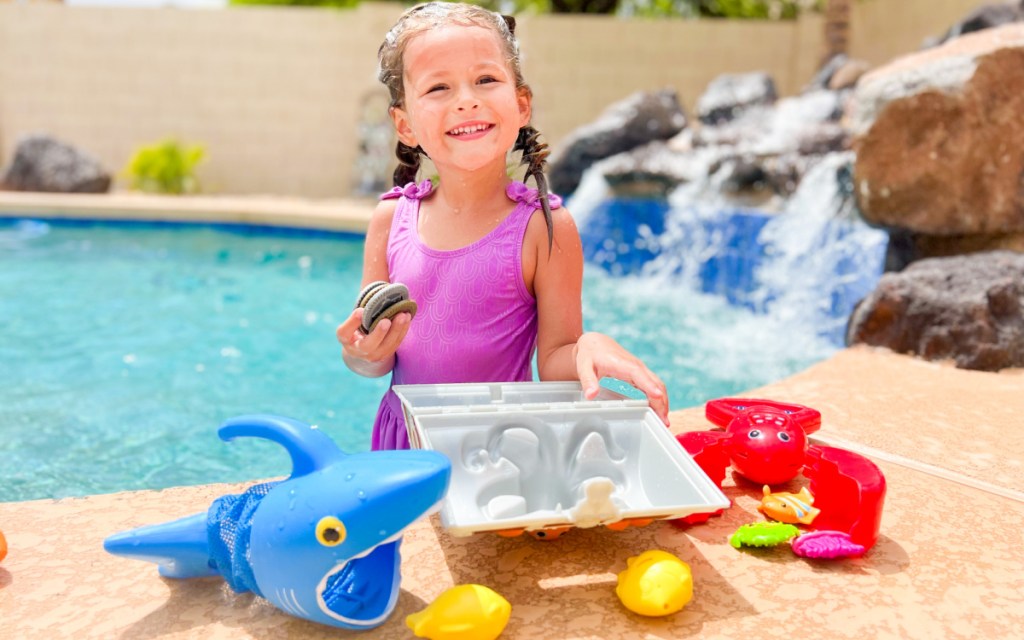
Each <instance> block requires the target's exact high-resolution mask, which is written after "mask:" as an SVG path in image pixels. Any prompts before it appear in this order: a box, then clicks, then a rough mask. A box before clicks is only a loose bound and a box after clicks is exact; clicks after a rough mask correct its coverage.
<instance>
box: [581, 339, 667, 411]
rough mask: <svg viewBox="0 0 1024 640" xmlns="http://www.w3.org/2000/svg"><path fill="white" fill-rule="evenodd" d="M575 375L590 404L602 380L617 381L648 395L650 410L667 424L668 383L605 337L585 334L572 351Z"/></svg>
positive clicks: (616, 343) (620, 346)
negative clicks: (610, 379) (615, 379)
mask: <svg viewBox="0 0 1024 640" xmlns="http://www.w3.org/2000/svg"><path fill="white" fill-rule="evenodd" d="M573 351H574V359H575V361H576V372H577V373H578V374H579V378H580V384H581V385H582V386H583V396H584V397H585V398H587V399H588V400H593V399H594V398H596V397H597V393H598V391H599V389H600V382H601V378H604V377H606V376H608V377H612V378H618V379H619V380H623V381H625V382H628V383H629V384H631V385H633V386H634V387H636V388H637V389H639V390H641V391H643V392H644V393H645V394H646V395H647V401H648V402H649V403H650V405H651V408H652V409H654V412H655V413H657V414H658V417H659V418H661V421H662V422H664V423H665V424H666V425H667V424H668V390H667V389H665V383H664V382H662V381H661V378H659V377H658V376H656V375H655V374H654V372H652V371H651V370H650V369H648V368H647V365H645V364H644V363H643V362H642V361H641V360H640V359H639V358H637V357H636V356H634V355H633V354H631V353H630V352H628V351H626V350H625V349H624V348H623V347H622V345H620V344H619V343H618V342H616V341H615V340H613V339H612V338H610V337H608V336H606V335H604V334H602V333H593V332H591V333H584V334H583V335H582V336H580V339H579V340H577V341H576V347H575V348H574V349H573Z"/></svg>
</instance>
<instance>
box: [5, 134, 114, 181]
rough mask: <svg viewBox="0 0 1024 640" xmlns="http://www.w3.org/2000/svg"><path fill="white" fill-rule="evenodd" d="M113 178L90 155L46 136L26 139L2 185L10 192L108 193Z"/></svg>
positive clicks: (22, 141)
mask: <svg viewBox="0 0 1024 640" xmlns="http://www.w3.org/2000/svg"><path fill="white" fill-rule="evenodd" d="M110 182H111V177H110V174H109V173H107V172H106V171H104V169H103V167H102V166H100V163H99V162H97V161H96V160H95V159H93V158H92V157H91V156H89V155H88V154H86V153H84V152H82V151H79V150H78V149H75V148H74V147H72V146H70V145H68V144H65V143H63V142H60V141H58V140H55V139H54V138H51V137H49V136H45V135H34V136H28V137H26V138H24V139H22V140H21V141H20V142H19V143H18V146H17V148H16V149H15V151H14V161H13V162H12V163H11V166H10V167H8V168H7V171H6V173H5V174H4V176H3V178H2V179H0V185H2V186H3V188H4V189H7V190H9V191H46V192H51V193H106V192H107V191H109V190H110Z"/></svg>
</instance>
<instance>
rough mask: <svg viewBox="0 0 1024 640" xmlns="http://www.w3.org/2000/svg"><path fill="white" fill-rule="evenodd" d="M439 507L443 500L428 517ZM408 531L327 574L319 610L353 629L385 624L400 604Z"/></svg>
mask: <svg viewBox="0 0 1024 640" xmlns="http://www.w3.org/2000/svg"><path fill="white" fill-rule="evenodd" d="M440 507H441V501H438V502H437V504H435V505H434V506H433V507H431V508H430V509H429V510H428V511H427V512H426V514H430V513H433V512H434V511H436V510H438V509H440ZM426 514H425V515H426ZM417 520H418V518H417ZM411 524H412V523H410V525H411ZM406 529H408V526H407V527H405V529H402V530H401V531H399V532H398V533H396V534H395V535H393V536H391V537H390V538H388V539H386V540H384V541H383V542H381V543H380V544H378V545H377V546H375V547H372V548H371V549H369V550H367V551H366V552H365V553H363V554H361V555H358V556H355V557H353V558H350V559H349V560H347V561H345V562H342V563H341V564H339V565H335V566H334V567H333V568H332V569H331V570H330V571H328V572H327V574H326V575H324V577H323V578H322V579H321V580H320V584H318V585H317V587H316V601H317V604H318V605H319V606H320V610H321V611H323V612H324V613H325V614H327V615H328V616H330V617H331V618H333V619H335V620H338V621H340V622H343V623H345V624H347V625H350V626H353V627H367V628H369V627H374V626H377V625H379V624H380V623H382V622H384V620H386V619H387V617H388V616H389V615H391V611H392V610H394V608H395V604H396V603H397V602H398V592H399V582H400V580H401V574H400V572H399V564H400V562H401V556H400V555H399V553H398V547H399V545H400V544H401V542H402V535H403V534H404V533H405V530H406Z"/></svg>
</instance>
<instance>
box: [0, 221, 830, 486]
mask: <svg viewBox="0 0 1024 640" xmlns="http://www.w3.org/2000/svg"><path fill="white" fill-rule="evenodd" d="M361 265H362V243H361V238H359V237H355V236H344V235H340V234H316V233H300V232H292V233H288V232H282V231H271V230H267V229H258V228H245V227H212V226H196V225H160V224H135V225H127V224H87V223H46V222H28V221H22V222H4V223H0V327H2V329H0V362H2V363H3V364H2V366H0V460H2V461H3V462H2V467H0V501H11V500H28V499H36V498H49V497H55V498H59V497H65V496H77V495H86V494H91V493H105V492H112V491H118V490H124V489H141V488H163V487H168V486H174V485H189V484H201V483H208V482H236V481H247V480H254V479H258V478H265V477H269V476H275V475H282V474H285V473H287V471H288V470H289V468H290V463H289V461H288V459H287V456H286V454H285V453H284V451H283V450H282V449H280V448H279V447H278V446H277V445H273V444H270V443H267V442H264V441H257V440H240V441H236V442H233V443H230V444H229V443H224V442H221V441H220V440H219V439H218V438H217V435H216V427H217V426H218V425H219V424H220V422H221V421H223V420H224V419H225V418H228V417H231V416H235V415H239V414H246V413H277V414H281V415H286V416H290V417H293V418H297V419H299V420H303V421H306V422H310V423H314V424H318V425H319V426H320V428H321V429H323V430H324V431H325V432H326V433H328V434H329V435H330V436H331V437H332V438H333V439H334V440H335V441H336V442H337V443H338V445H339V446H341V447H342V448H343V449H346V450H349V451H355V450H363V449H367V448H368V447H369V442H370V430H371V428H372V424H373V417H374V414H375V412H376V408H377V403H378V402H379V399H380V397H381V395H382V394H383V393H384V391H385V390H386V388H387V382H388V379H387V378H386V377H385V378H379V379H367V378H363V377H360V376H357V375H355V374H353V373H351V372H349V371H348V369H347V368H346V367H345V366H344V364H343V363H342V361H341V357H340V348H339V346H338V344H337V342H336V340H335V337H334V330H335V327H336V326H337V325H338V323H339V322H341V321H342V320H343V319H344V318H345V317H346V316H347V315H348V313H349V311H350V310H351V305H352V301H353V298H354V297H355V294H356V292H357V291H358V289H359V281H360V274H361ZM584 318H585V325H586V328H587V329H588V330H597V331H603V332H606V333H609V334H611V335H612V336H614V337H615V338H617V339H618V340H619V341H620V342H621V343H622V344H623V345H625V346H626V347H627V348H629V349H630V350H632V351H633V352H634V353H636V354H637V355H638V356H640V357H641V358H643V359H644V360H645V362H647V363H648V365H649V366H650V367H651V368H652V369H653V370H655V371H656V372H657V373H658V374H659V375H660V376H661V377H662V378H663V379H664V380H665V382H666V384H667V385H668V388H669V397H670V400H671V404H672V408H673V409H678V408H683V407H687V406H694V405H697V404H700V403H703V402H704V401H706V400H708V399H711V398H714V397H719V396H724V395H732V394H736V393H738V392H740V391H742V390H744V389H749V388H751V387H755V386H758V385H761V384H765V383H767V382H771V381H774V380H777V379H779V378H781V377H784V376H786V375H790V374H791V373H793V372H795V371H799V370H801V369H803V368H805V367H806V366H808V365H809V364H811V363H813V362H816V361H818V360H820V359H822V358H824V357H827V356H828V355H830V354H831V353H832V352H833V351H834V350H835V346H833V345H831V344H828V343H827V342H825V341H822V340H821V339H819V338H817V337H816V336H814V335H813V332H811V333H810V335H808V336H806V337H801V336H800V335H795V334H794V332H793V330H792V327H788V326H785V325H780V324H778V323H776V322H773V321H771V320H770V319H766V318H765V317H763V316H756V315H754V314H752V313H751V312H750V311H748V310H745V309H743V308H739V307H734V306H730V305H729V304H728V303H727V302H725V301H724V299H722V298H719V297H714V296H709V295H705V294H702V293H700V292H694V291H688V290H685V289H681V288H678V287H676V288H673V285H671V284H670V283H667V282H663V281H657V280H654V279H650V278H647V279H644V278H641V277H626V278H614V277H612V276H610V275H608V274H607V273H606V272H605V271H604V270H603V269H600V268H596V267H594V268H592V267H590V266H588V267H587V269H586V272H585V282H584ZM606 384H608V385H609V386H612V387H613V388H616V389H619V390H626V391H629V390H628V389H625V387H623V386H622V384H621V383H617V382H615V381H609V382H607V383H606ZM631 393H632V394H633V395H636V394H635V392H631Z"/></svg>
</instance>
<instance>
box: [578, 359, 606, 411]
mask: <svg viewBox="0 0 1024 640" xmlns="http://www.w3.org/2000/svg"><path fill="white" fill-rule="evenodd" d="M576 373H577V374H579V376H580V386H581V387H583V397H584V398H586V399H587V400H593V399H594V398H596V397H597V394H598V392H599V391H600V384H601V377H600V374H599V373H598V371H597V368H596V367H595V366H594V361H593V359H592V358H590V357H588V356H585V355H583V354H581V355H580V356H579V360H578V362H577V363H576Z"/></svg>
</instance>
